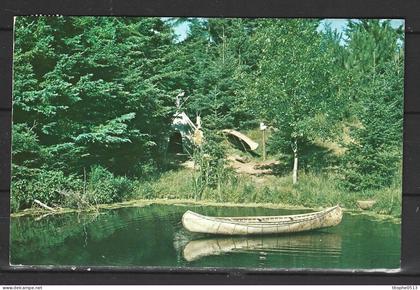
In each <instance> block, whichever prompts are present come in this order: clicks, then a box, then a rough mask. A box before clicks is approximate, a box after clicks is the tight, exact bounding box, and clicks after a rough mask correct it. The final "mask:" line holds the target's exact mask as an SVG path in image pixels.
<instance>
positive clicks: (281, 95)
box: [12, 17, 404, 216]
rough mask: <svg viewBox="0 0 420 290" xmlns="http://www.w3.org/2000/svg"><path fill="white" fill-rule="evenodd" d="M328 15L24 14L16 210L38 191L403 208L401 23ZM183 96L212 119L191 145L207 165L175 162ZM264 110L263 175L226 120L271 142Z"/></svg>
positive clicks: (68, 200)
mask: <svg viewBox="0 0 420 290" xmlns="http://www.w3.org/2000/svg"><path fill="white" fill-rule="evenodd" d="M179 25H187V26H188V28H189V29H188V31H187V36H186V37H185V39H179V37H178V36H177V35H176V33H175V28H176V27H177V26H179ZM320 26H321V20H320V19H217V18H214V19H204V18H202V19H199V18H165V19H163V18H157V17H156V18H135V17H18V18H17V19H16V26H15V45H14V92H13V145H12V146H13V147H12V163H13V164H12V175H13V177H12V211H19V210H22V209H25V208H29V207H32V206H33V202H34V200H35V199H37V200H40V201H42V202H44V203H46V204H48V205H50V206H56V207H77V208H81V207H87V206H92V205H97V204H103V203H113V202H120V201H124V200H129V199H144V198H147V199H153V198H173V199H177V198H179V199H181V198H183V199H195V200H215V201H219V202H241V203H243V202H271V203H284V204H299V205H306V206H324V205H326V204H333V203H340V204H343V205H344V206H347V207H354V206H355V201H356V200H357V199H368V198H369V199H370V198H372V199H375V200H376V201H377V203H376V205H375V207H374V209H375V210H376V211H377V212H381V213H386V214H392V215H396V216H398V215H399V214H400V211H401V208H400V207H401V162H402V118H403V76H404V71H403V68H404V53H403V44H404V38H403V36H404V34H403V29H402V27H399V28H394V27H393V26H392V25H391V22H390V21H388V20H349V21H348V24H347V28H346V29H345V31H344V32H343V33H338V32H337V31H336V30H333V29H331V27H329V26H328V25H326V26H325V27H323V29H320ZM177 102H178V106H177V105H176V104H177ZM180 109H182V111H183V112H185V113H186V114H187V115H188V116H190V117H191V119H192V120H194V121H195V118H196V116H200V117H201V120H202V121H201V123H202V130H203V136H204V142H203V144H202V146H200V147H197V148H194V149H193V151H192V152H190V155H189V157H190V159H192V160H193V162H194V163H195V164H198V165H199V166H198V168H199V169H198V170H191V169H186V168H184V167H181V166H179V164H177V163H174V162H172V161H171V160H169V161H168V154H167V150H168V149H167V143H168V142H167V140H168V136H169V135H170V134H171V130H173V128H172V120H173V118H174V114H175V113H176V112H177V110H180ZM260 122H264V123H265V124H267V125H268V133H267V146H266V147H267V155H268V157H267V158H269V159H272V160H276V162H277V163H276V170H275V174H274V175H273V176H270V177H267V178H266V179H264V180H263V181H261V180H256V178H255V177H253V176H241V175H238V174H236V173H235V172H234V171H233V170H232V168H230V167H229V166H227V165H226V164H227V162H228V157H229V155H230V154H232V150H236V149H233V148H231V147H229V145H228V143H227V142H226V136H224V135H223V134H222V133H220V132H221V130H223V129H226V128H228V129H229V128H232V129H236V130H239V131H241V132H246V133H247V134H248V135H249V136H251V137H253V138H254V139H255V140H257V141H258V142H260V137H261V131H259V130H258V126H259V124H260ZM260 143H261V142H260ZM238 154H242V155H241V156H245V157H246V158H248V159H255V160H261V158H262V157H261V156H260V155H258V156H255V154H254V155H250V154H249V152H239V153H238ZM245 157H244V158H245ZM256 181H258V182H256ZM259 181H261V182H262V183H263V184H260V183H261V182H259ZM258 184H260V185H258Z"/></svg>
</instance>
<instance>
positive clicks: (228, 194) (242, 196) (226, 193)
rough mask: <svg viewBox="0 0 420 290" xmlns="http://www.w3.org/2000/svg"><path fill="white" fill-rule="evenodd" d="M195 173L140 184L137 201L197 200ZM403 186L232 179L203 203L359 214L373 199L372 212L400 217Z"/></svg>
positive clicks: (311, 178)
mask: <svg viewBox="0 0 420 290" xmlns="http://www.w3.org/2000/svg"><path fill="white" fill-rule="evenodd" d="M193 179H194V173H193V172H192V171H190V170H186V169H183V170H178V171H171V172H167V173H165V174H163V175H162V176H161V177H160V178H159V179H158V180H156V181H151V182H146V183H138V184H137V185H136V187H135V191H134V192H133V197H134V198H141V199H144V198H145V199H162V198H165V199H175V198H181V199H189V200H191V199H192V200H196V197H195V192H194V185H193ZM400 189H401V186H400V185H399V184H398V182H395V183H394V185H393V186H392V187H390V188H386V189H381V190H377V191H366V192H346V191H343V190H342V189H341V188H340V187H339V184H338V177H337V176H334V175H315V174H305V173H303V174H301V175H300V176H299V183H298V184H297V185H295V186H293V184H292V178H291V176H281V177H280V176H271V175H269V176H262V177H254V176H246V175H239V176H232V177H230V178H228V180H227V182H226V183H225V184H224V185H223V187H222V188H221V189H218V188H214V189H212V188H206V190H204V192H203V193H202V195H201V199H203V200H210V201H214V202H218V203H226V202H231V203H238V204H260V203H262V204H264V203H269V204H282V205H294V206H303V207H308V208H319V207H327V206H332V205H336V204H340V206H342V207H345V208H348V209H354V210H357V209H358V206H357V200H366V199H373V200H376V204H375V205H374V206H373V207H372V209H371V211H372V212H375V213H378V214H384V215H390V216H394V217H399V216H400V215H401V191H400Z"/></svg>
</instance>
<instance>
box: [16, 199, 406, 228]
mask: <svg viewBox="0 0 420 290" xmlns="http://www.w3.org/2000/svg"><path fill="white" fill-rule="evenodd" d="M154 204H155V205H175V206H188V205H202V206H218V207H258V208H268V209H288V210H313V211H318V210H321V209H323V207H306V206H303V205H292V204H280V203H276V204H275V203H234V202H224V203H221V202H216V201H212V200H198V201H197V200H193V199H163V198H159V199H134V200H128V201H123V202H118V203H112V204H99V205H96V206H92V207H87V208H57V209H56V210H55V211H48V210H45V209H40V208H34V207H32V208H28V209H25V210H22V211H19V212H15V213H11V214H10V218H19V217H24V216H38V217H39V216H40V217H42V216H44V217H46V216H50V215H58V214H60V215H61V214H67V213H83V212H85V213H89V212H95V211H99V210H113V209H120V208H129V207H144V206H149V205H154ZM342 209H343V211H344V212H346V213H348V214H350V215H366V216H369V217H372V218H375V219H377V220H379V221H384V220H387V221H391V222H393V223H399V224H401V218H400V217H395V216H392V215H385V214H379V213H376V212H373V211H370V210H361V209H351V208H344V207H342Z"/></svg>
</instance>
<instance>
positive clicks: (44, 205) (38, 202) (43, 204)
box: [34, 199, 55, 211]
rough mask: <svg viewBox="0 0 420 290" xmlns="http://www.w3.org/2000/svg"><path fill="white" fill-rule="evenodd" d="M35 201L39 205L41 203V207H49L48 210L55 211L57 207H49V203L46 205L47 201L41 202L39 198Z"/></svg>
mask: <svg viewBox="0 0 420 290" xmlns="http://www.w3.org/2000/svg"><path fill="white" fill-rule="evenodd" d="M34 202H35V203H36V204H37V205H39V206H41V207H43V208H45V209H48V210H50V211H55V209H53V208H52V207H49V206H48V205H46V204H45V203H42V202H40V201H39V200H37V199H35V200H34Z"/></svg>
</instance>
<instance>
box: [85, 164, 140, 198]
mask: <svg viewBox="0 0 420 290" xmlns="http://www.w3.org/2000/svg"><path fill="white" fill-rule="evenodd" d="M132 191H133V184H132V181H131V180H130V179H128V178H127V177H125V176H124V177H123V176H117V177H116V176H114V174H112V173H111V172H109V171H108V170H107V169H106V168H104V167H102V166H99V165H96V166H93V167H92V168H91V170H90V173H89V179H88V184H87V190H86V195H87V200H88V202H90V203H92V204H101V203H112V202H121V201H123V200H124V199H125V198H126V197H127V196H128V195H129V194H131V193H132Z"/></svg>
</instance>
